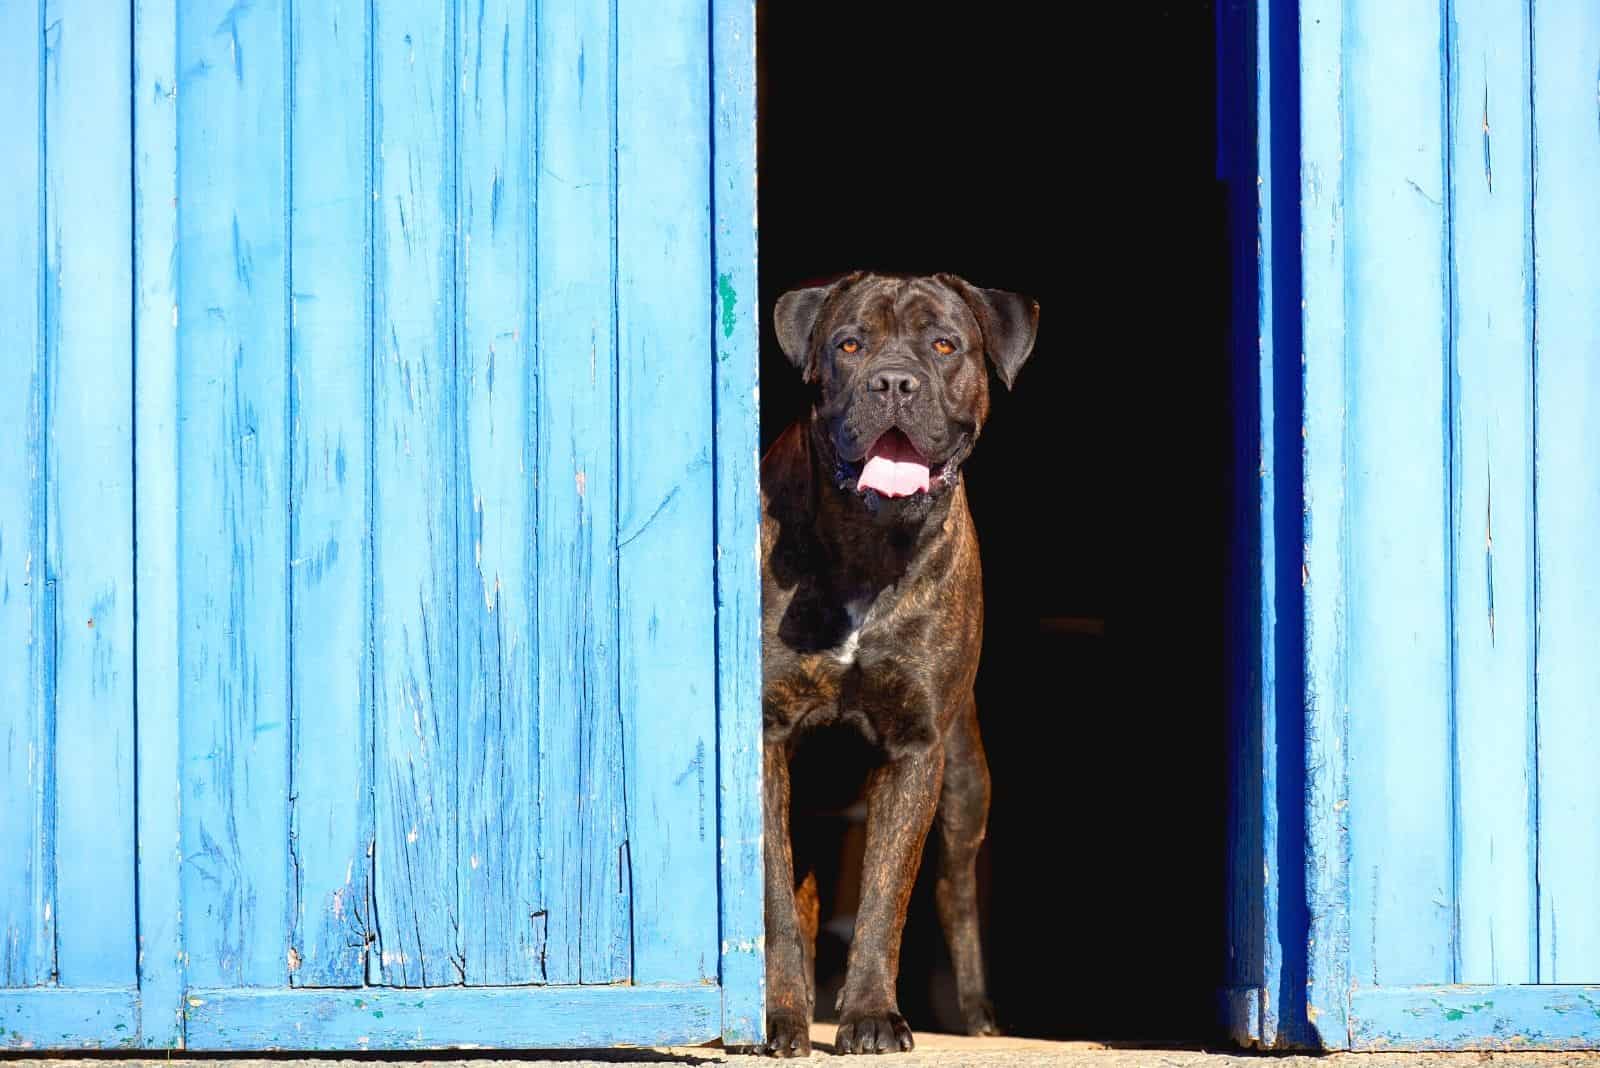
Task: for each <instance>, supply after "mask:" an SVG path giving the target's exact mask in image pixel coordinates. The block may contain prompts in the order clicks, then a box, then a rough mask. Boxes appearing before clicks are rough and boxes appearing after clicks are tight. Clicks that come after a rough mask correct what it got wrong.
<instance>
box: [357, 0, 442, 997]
mask: <svg viewBox="0 0 1600 1068" xmlns="http://www.w3.org/2000/svg"><path fill="white" fill-rule="evenodd" d="M374 18H375V20H376V21H375V26H376V37H375V38H374V55H373V68H374V73H373V77H374V84H373V96H374V100H375V107H376V116H375V124H376V135H375V136H376V139H377V141H376V143H377V153H376V156H375V157H374V159H375V163H374V167H375V171H374V183H375V185H374V193H375V196H376V198H377V202H376V205H375V207H376V210H377V218H376V221H375V224H374V225H375V233H374V239H375V262H374V270H375V272H376V286H377V292H376V296H375V298H374V300H375V303H374V308H375V311H374V321H373V329H374V331H375V334H376V353H375V356H374V362H375V375H374V385H373V419H374V430H373V450H374V451H373V456H372V464H373V476H372V477H373V485H372V490H371V492H372V493H373V508H372V521H373V529H372V537H373V552H374V553H375V557H374V561H373V597H374V599H375V604H374V607H373V617H374V620H375V627H376V632H375V634H374V639H373V645H374V650H375V655H376V657H377V662H376V667H375V671H376V684H375V685H376V694H375V696H376V700H377V707H376V720H375V726H374V730H375V732H376V744H375V750H376V763H375V769H374V775H375V785H376V804H377V817H376V821H377V845H376V880H377V891H376V893H377V919H376V923H377V926H378V933H379V943H380V947H381V951H382V953H381V964H382V971H383V981H384V982H385V983H388V984H391V985H395V986H436V985H439V984H445V983H457V982H460V981H461V975H462V972H461V951H460V938H459V917H458V914H457V896H456V879H457V872H456V811H457V810H456V797H457V794H456V786H457V779H456V731H457V711H456V690H457V688H456V670H457V661H456V601H455V587H456V572H455V560H456V538H457V531H456V504H455V489H454V470H455V444H456V443H455V415H454V412H455V404H456V397H457V381H458V380H457V377H456V365H455V345H454V331H455V325H454V322H455V300H456V295H455V285H454V276H455V259H456V241H455V233H456V203H455V173H454V166H453V164H452V155H453V152H454V144H455V84H456V82H455V76H454V72H455V69H456V67H455V63H454V60H453V57H454V55H455V33H454V27H455V22H454V19H453V17H451V15H450V13H449V12H448V11H446V10H444V9H443V8H441V7H440V6H439V5H437V4H430V3H424V2H422V0H410V2H406V3H393V4H389V3H386V4H384V5H382V7H381V9H375V15H374Z"/></svg>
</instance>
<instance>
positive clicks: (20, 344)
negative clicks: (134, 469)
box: [0, 4, 55, 987]
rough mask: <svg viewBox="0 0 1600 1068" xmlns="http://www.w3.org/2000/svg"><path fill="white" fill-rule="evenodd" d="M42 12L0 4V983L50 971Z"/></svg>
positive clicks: (27, 981) (33, 979)
mask: <svg viewBox="0 0 1600 1068" xmlns="http://www.w3.org/2000/svg"><path fill="white" fill-rule="evenodd" d="M43 16H44V8H43V5H42V4H8V5H6V6H5V7H4V8H0V94H3V96H4V99H5V100H6V101H7V109H8V118H7V124H6V134H5V137H4V139H3V140H4V143H5V146H6V156H7V158H9V159H10V160H11V162H10V163H9V164H7V165H6V166H5V167H3V168H0V351H3V352H6V353H8V354H9V356H8V358H6V359H5V360H0V435H3V437H0V745H3V746H4V754H3V757H0V813H4V818H3V819H0V855H3V856H6V857H9V858H12V859H11V862H10V863H7V864H5V865H0V987H19V986H34V985H37V984H41V983H45V982H47V981H49V978H50V975H51V973H52V972H53V971H54V970H55V933H54V918H55V903H54V901H53V899H52V870H51V868H52V865H51V848H50V841H51V838H50V836H51V825H52V823H53V820H54V805H50V804H47V800H48V799H49V798H50V796H51V791H52V790H53V787H54V775H53V772H52V767H53V755H52V748H51V738H52V734H51V730H50V717H51V713H52V700H51V693H50V689H49V674H48V660H47V658H48V656H49V651H50V647H51V644H52V636H51V633H50V631H49V629H48V624H49V616H48V608H49V605H48V602H47V600H46V597H47V591H46V587H45V582H44V577H45V571H44V561H45V513H46V509H47V504H46V498H45V494H44V488H45V483H44V479H43V478H42V477H41V475H42V470H43V467H44V463H45V447H46V446H45V439H44V437H43V431H44V410H43V402H44V398H45V394H44V384H45V382H46V381H47V371H48V368H47V367H46V365H45V362H44V337H45V325H44V297H45V290H44V286H43V281H44V255H45V252H44V248H43V247H42V245H41V240H42V238H43V236H44V230H43V226H42V225H41V224H42V219H43V212H44V186H43V181H42V168H43V163H44V113H43V86H44V83H43V81H42V79H41V77H40V75H41V73H42V66H43V61H44V57H43V55H42V43H43V40H44V34H43V25H42V21H41V20H42V19H43Z"/></svg>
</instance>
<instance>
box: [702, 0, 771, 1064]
mask: <svg viewBox="0 0 1600 1068" xmlns="http://www.w3.org/2000/svg"><path fill="white" fill-rule="evenodd" d="M711 15H712V18H711V27H712V30H711V79H712V80H711V90H712V105H711V118H712V126H711V168H712V170H711V174H712V187H711V188H712V192H711V203H712V211H713V223H714V226H715V231H714V236H713V256H712V269H713V270H714V271H715V272H716V285H717V297H718V307H717V323H718V326H719V328H718V330H717V331H716V337H715V342H716V357H717V358H716V362H715V365H714V366H713V367H712V375H713V380H714V381H715V383H716V394H715V397H714V398H713V403H714V405H715V411H716V427H717V432H716V435H715V436H714V438H713V440H712V457H713V462H714V466H715V472H716V474H715V490H716V553H715V556H716V584H717V592H716V598H717V621H716V627H717V693H716V702H717V747H716V751H717V835H718V850H719V870H720V872H721V879H720V882H719V886H718V889H719V895H718V897H719V901H720V907H721V914H720V921H721V925H720V932H721V944H720V950H721V955H722V961H721V968H720V972H719V975H720V977H721V983H722V1041H723V1043H724V1044H725V1045H727V1046H740V1045H755V1044H757V1043H759V1042H761V1041H763V1039H764V1038H765V1034H766V967H765V963H764V957H763V951H762V947H763V945H764V944H765V922H764V919H763V915H762V909H763V907H764V906H763V901H764V899H763V894H762V856H761V826H762V824H761V807H760V805H759V804H755V805H751V804H748V803H744V802H743V801H742V800H741V799H744V798H750V797H759V796H760V793H761V599H760V595H759V590H760V588H761V583H760V574H759V566H760V551H759V546H758V545H757V541H758V537H759V530H760V509H761V505H760V498H759V495H758V493H757V485H758V480H757V464H758V459H757V455H756V453H757V446H758V438H757V428H758V425H759V415H760V413H759V410H758V407H759V406H758V400H759V398H758V394H757V374H756V367H757V364H758V358H757V357H758V345H759V340H758V339H759V330H758V323H759V315H760V311H759V309H758V308H757V306H756V292H757V290H756V282H757V278H756V233H755V219H756V110H755V100H756V65H755V43H756V42H755V9H754V7H753V6H752V5H751V4H749V3H747V2H745V0H712V5H711Z"/></svg>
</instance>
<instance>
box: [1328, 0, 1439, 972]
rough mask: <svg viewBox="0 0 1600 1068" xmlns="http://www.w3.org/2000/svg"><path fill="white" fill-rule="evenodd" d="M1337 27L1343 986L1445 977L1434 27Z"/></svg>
mask: <svg viewBox="0 0 1600 1068" xmlns="http://www.w3.org/2000/svg"><path fill="white" fill-rule="evenodd" d="M1345 17H1346V22H1345V62H1346V64H1347V77H1348V80H1347V82H1346V84H1345V95H1344V100H1345V107H1346V108H1347V109H1348V111H1347V115H1346V118H1347V121H1348V126H1347V128H1346V137H1347V140H1346V144H1345V174H1346V177H1345V190H1346V194H1345V195H1346V200H1345V205H1344V207H1345V215H1344V219H1345V234H1346V248H1345V256H1346V258H1345V266H1346V270H1347V274H1346V278H1345V280H1344V285H1345V288H1346V291H1347V293H1348V295H1349V296H1348V303H1347V305H1346V329H1347V331H1348V334H1347V350H1346V351H1347V358H1348V369H1349V378H1348V382H1347V387H1348V394H1347V400H1346V402H1347V403H1348V405H1349V424H1348V435H1347V438H1346V443H1347V453H1346V457H1345V459H1346V461H1347V462H1348V465H1349V467H1348V476H1347V477H1348V492H1349V512H1348V516H1349V553H1350V561H1351V564H1350V567H1349V572H1348V573H1349V583H1350V588H1349V602H1348V615H1347V623H1348V627H1349V631H1348V633H1349V643H1350V644H1349V660H1348V675H1347V678H1346V685H1347V688H1348V689H1347V693H1348V702H1349V717H1350V726H1349V731H1350V740H1349V744H1350V749H1349V767H1350V854H1351V873H1350V878H1351V883H1350V910H1351V938H1350V962H1351V981H1352V982H1357V983H1361V984H1374V985H1376V984H1383V985H1394V984H1412V983H1420V982H1447V981H1449V980H1450V979H1451V978H1452V975H1453V967H1454V959H1453V957H1454V949H1455V945H1454V935H1453V932H1454V926H1455V913H1454V904H1455V902H1454V886H1453V869H1452V855H1451V828H1452V822H1453V821H1452V812H1451V801H1452V768H1451V762H1450V758H1451V731H1452V726H1453V724H1452V721H1451V702H1450V693H1451V661H1450V648H1449V624H1448V618H1449V617H1448V615H1447V613H1448V611H1449V591H1450V581H1449V544H1448V529H1449V528H1448V520H1447V516H1446V508H1447V505H1448V501H1449V485H1448V480H1447V473H1448V472H1447V457H1448V455H1449V433H1448V427H1447V425H1446V423H1445V412H1446V410H1447V406H1448V404H1449V401H1450V386H1449V383H1448V382H1447V381H1446V375H1445V370H1446V367H1447V362H1448V355H1449V336H1448V322H1447V317H1446V308H1447V290H1446V262H1445V253H1446V247H1447V237H1448V235H1447V217H1446V208H1445V198H1446V195H1447V189H1446V186H1445V175H1446V171H1445V144H1444V137H1443V126H1444V124H1443V122H1442V118H1441V104H1442V98H1443V94H1442V86H1443V84H1444V80H1443V79H1444V68H1443V65H1442V61H1441V48H1440V42H1441V39H1442V36H1441V35H1442V32H1443V26H1442V21H1441V12H1440V8H1439V5H1438V4H1437V3H1425V2H1423V0H1407V2H1405V3H1399V4H1395V3H1390V2H1388V0H1358V2H1356V3H1353V4H1351V5H1349V6H1347V8H1346V16H1345ZM1308 240H1309V239H1308ZM1338 401H1339V398H1334V397H1329V398H1318V400H1317V403H1330V404H1332V403H1338Z"/></svg>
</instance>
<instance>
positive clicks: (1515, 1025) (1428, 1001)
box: [1350, 985, 1600, 1051]
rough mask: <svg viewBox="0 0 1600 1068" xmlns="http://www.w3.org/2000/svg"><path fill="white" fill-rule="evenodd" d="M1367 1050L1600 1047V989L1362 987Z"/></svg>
mask: <svg viewBox="0 0 1600 1068" xmlns="http://www.w3.org/2000/svg"><path fill="white" fill-rule="evenodd" d="M1350 1016H1351V1020H1350V1025H1351V1045H1352V1047H1353V1048H1355V1049H1361V1050H1372V1051H1381V1050H1427V1049H1479V1050H1559V1049H1593V1048H1595V1047H1596V1046H1600V987H1595V986H1511V985H1494V986H1490V985H1483V986H1442V987H1438V986H1435V987H1430V986H1402V987H1390V988H1386V989H1368V990H1357V991H1356V992H1355V993H1354V994H1353V995H1352V998H1351V1007H1350Z"/></svg>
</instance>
